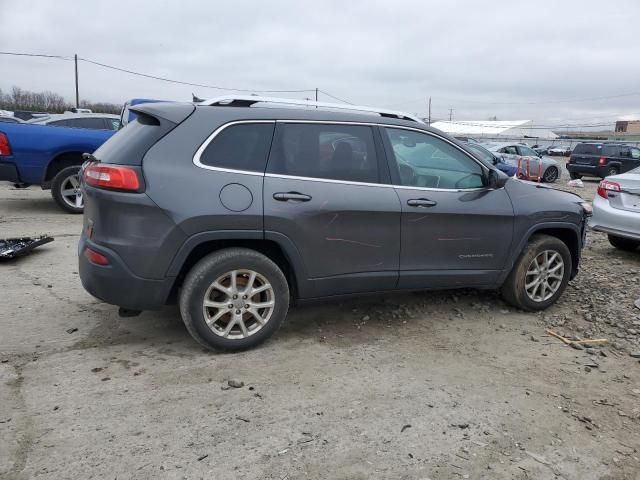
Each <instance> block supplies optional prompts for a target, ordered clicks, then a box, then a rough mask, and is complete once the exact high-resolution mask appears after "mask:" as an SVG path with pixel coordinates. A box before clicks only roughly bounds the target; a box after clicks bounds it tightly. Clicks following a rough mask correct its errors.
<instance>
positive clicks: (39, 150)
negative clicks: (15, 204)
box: [0, 123, 115, 213]
mask: <svg viewBox="0 0 640 480" xmlns="http://www.w3.org/2000/svg"><path fill="white" fill-rule="evenodd" d="M114 133H115V131H114V130H91V129H84V128H69V127H53V126H47V125H38V124H29V123H0V181H9V182H11V183H13V184H15V185H16V186H18V187H23V188H26V187H28V186H30V185H40V186H41V187H42V188H43V189H45V190H46V189H51V194H52V196H53V198H54V200H55V201H56V202H57V203H58V205H60V207H62V208H63V209H64V210H66V211H67V212H71V213H82V207H83V200H82V192H81V191H80V185H79V179H78V171H79V170H80V165H82V162H83V159H82V154H83V153H85V152H93V151H94V150H95V149H96V148H98V147H99V146H100V145H102V144H103V143H104V141H105V140H106V139H108V138H109V137H111V136H112V135H113V134H114Z"/></svg>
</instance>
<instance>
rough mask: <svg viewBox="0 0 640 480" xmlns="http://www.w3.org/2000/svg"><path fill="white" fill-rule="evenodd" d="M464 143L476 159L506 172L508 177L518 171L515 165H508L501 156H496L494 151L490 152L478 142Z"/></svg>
mask: <svg viewBox="0 0 640 480" xmlns="http://www.w3.org/2000/svg"><path fill="white" fill-rule="evenodd" d="M464 144H465V146H466V147H467V149H468V150H471V153H473V154H474V155H475V156H476V158H477V159H478V160H481V161H482V162H484V163H486V164H488V165H493V166H495V167H496V168H497V169H498V170H500V171H501V172H503V173H506V174H507V175H509V176H510V177H513V176H514V175H515V174H516V172H517V171H518V168H517V167H515V166H513V165H509V164H508V163H506V162H505V161H504V160H503V159H502V158H500V157H498V156H497V155H496V154H495V153H493V152H490V151H489V150H487V149H486V148H484V147H483V146H482V145H480V144H479V143H472V142H465V143H464Z"/></svg>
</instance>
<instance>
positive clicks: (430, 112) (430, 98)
mask: <svg viewBox="0 0 640 480" xmlns="http://www.w3.org/2000/svg"><path fill="white" fill-rule="evenodd" d="M429 125H431V97H429Z"/></svg>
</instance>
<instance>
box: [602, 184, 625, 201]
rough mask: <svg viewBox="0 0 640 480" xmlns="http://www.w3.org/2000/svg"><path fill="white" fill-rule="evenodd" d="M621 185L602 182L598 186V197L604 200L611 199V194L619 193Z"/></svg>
mask: <svg viewBox="0 0 640 480" xmlns="http://www.w3.org/2000/svg"><path fill="white" fill-rule="evenodd" d="M619 191H620V184H618V183H616V182H610V181H608V180H602V181H601V182H600V185H598V195H599V196H601V197H602V198H606V199H609V192H619Z"/></svg>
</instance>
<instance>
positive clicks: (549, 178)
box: [542, 167, 558, 183]
mask: <svg viewBox="0 0 640 480" xmlns="http://www.w3.org/2000/svg"><path fill="white" fill-rule="evenodd" d="M557 179H558V169H557V168H556V167H549V168H547V169H546V170H545V171H544V173H543V174H542V180H544V181H545V182H547V183H553V182H555V181H556V180H557Z"/></svg>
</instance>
